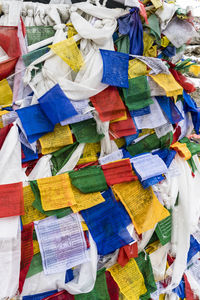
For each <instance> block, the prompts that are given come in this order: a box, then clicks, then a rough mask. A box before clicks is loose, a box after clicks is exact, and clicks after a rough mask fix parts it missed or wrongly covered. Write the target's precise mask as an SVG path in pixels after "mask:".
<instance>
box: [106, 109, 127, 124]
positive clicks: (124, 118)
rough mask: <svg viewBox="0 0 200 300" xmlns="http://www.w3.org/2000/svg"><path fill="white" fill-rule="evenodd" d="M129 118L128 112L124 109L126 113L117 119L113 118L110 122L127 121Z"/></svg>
mask: <svg viewBox="0 0 200 300" xmlns="http://www.w3.org/2000/svg"><path fill="white" fill-rule="evenodd" d="M127 119H128V117H127V113H126V111H124V115H123V116H122V117H119V118H117V119H114V120H111V121H110V123H115V122H119V121H125V120H127Z"/></svg>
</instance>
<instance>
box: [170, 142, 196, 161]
mask: <svg viewBox="0 0 200 300" xmlns="http://www.w3.org/2000/svg"><path fill="white" fill-rule="evenodd" d="M170 148H171V149H173V150H175V151H176V152H177V153H178V154H179V155H180V156H181V157H183V158H184V159H185V160H188V159H190V158H191V156H192V154H191V152H190V150H189V149H188V147H187V145H186V144H185V143H179V142H176V143H174V144H173V145H171V146H170Z"/></svg>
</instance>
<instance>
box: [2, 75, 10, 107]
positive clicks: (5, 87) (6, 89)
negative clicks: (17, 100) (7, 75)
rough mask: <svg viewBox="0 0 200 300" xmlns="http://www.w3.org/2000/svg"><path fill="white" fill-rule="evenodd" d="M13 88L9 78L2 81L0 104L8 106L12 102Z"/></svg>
mask: <svg viewBox="0 0 200 300" xmlns="http://www.w3.org/2000/svg"><path fill="white" fill-rule="evenodd" d="M12 98H13V94H12V90H11V88H10V86H9V84H8V81H7V79H3V80H1V81H0V105H1V106H7V105H10V104H12Z"/></svg>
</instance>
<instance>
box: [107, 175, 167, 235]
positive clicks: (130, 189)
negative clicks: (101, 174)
mask: <svg viewBox="0 0 200 300" xmlns="http://www.w3.org/2000/svg"><path fill="white" fill-rule="evenodd" d="M113 191H114V193H115V194H116V195H117V196H118V197H119V199H120V201H121V202H122V203H123V205H124V206H125V208H126V210H127V212H128V213H129V216H130V218H131V220H132V222H133V225H134V227H135V229H136V231H137V233H138V234H141V233H143V232H145V231H147V230H149V229H152V228H153V227H154V226H155V225H156V224H157V223H158V222H159V221H161V220H163V219H165V218H166V217H168V216H169V212H168V210H167V209H165V208H164V207H163V206H162V204H161V203H160V202H159V200H158V199H157V197H156V195H155V194H154V192H153V189H152V187H149V188H147V189H144V188H143V186H142V185H141V183H140V182H139V181H138V180H137V181H132V182H124V183H119V184H115V185H114V186H113Z"/></svg>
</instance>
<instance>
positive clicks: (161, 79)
mask: <svg viewBox="0 0 200 300" xmlns="http://www.w3.org/2000/svg"><path fill="white" fill-rule="evenodd" d="M150 76H151V78H152V79H153V80H154V81H155V82H156V83H157V84H158V85H160V86H161V87H162V88H163V89H164V91H165V92H166V95H167V97H173V96H175V97H176V96H178V95H182V94H183V88H182V87H181V86H180V85H179V84H178V82H177V81H176V80H175V78H174V76H173V75H172V74H171V73H170V74H164V73H160V74H157V75H150Z"/></svg>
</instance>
